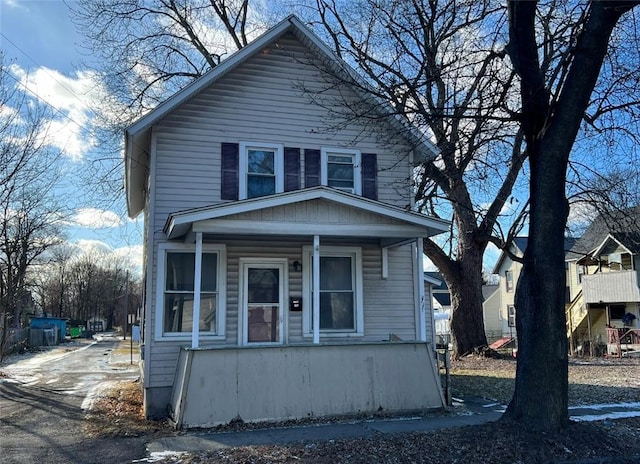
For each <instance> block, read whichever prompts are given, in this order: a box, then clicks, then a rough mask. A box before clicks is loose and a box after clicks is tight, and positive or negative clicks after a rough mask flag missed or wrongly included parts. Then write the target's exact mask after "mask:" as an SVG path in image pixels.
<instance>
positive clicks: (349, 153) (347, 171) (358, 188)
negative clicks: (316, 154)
mask: <svg viewBox="0 0 640 464" xmlns="http://www.w3.org/2000/svg"><path fill="white" fill-rule="evenodd" d="M321 164H322V168H321V182H322V185H327V186H329V187H334V188H337V189H339V190H343V191H345V192H349V193H355V194H356V195H361V194H362V183H361V179H362V174H361V155H360V151H359V150H347V149H342V148H323V149H322V150H321Z"/></svg>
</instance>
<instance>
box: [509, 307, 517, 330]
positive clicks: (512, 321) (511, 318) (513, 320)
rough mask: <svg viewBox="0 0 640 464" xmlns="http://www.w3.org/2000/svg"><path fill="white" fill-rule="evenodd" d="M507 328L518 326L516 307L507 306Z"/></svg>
mask: <svg viewBox="0 0 640 464" xmlns="http://www.w3.org/2000/svg"><path fill="white" fill-rule="evenodd" d="M507 326H508V327H515V326H516V307H515V306H514V305H507Z"/></svg>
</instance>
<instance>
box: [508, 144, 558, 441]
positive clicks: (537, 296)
mask: <svg viewBox="0 0 640 464" xmlns="http://www.w3.org/2000/svg"><path fill="white" fill-rule="evenodd" d="M549 149H551V147H549ZM546 155H547V156H544V157H541V156H538V155H537V154H536V155H535V156H534V155H533V154H532V156H531V163H530V164H531V188H530V190H531V209H530V226H529V241H528V243H527V249H526V251H525V254H524V264H523V268H522V273H521V274H520V278H519V279H518V286H517V289H516V298H515V306H516V311H517V313H516V331H517V333H518V364H517V369H516V379H517V380H516V389H515V393H514V395H513V399H512V400H511V403H510V404H509V408H508V410H507V417H512V418H516V419H521V418H523V417H526V418H527V423H528V424H529V425H531V426H533V427H535V428H538V429H543V430H548V429H550V428H558V427H562V426H564V425H566V423H567V422H568V420H569V416H568V409H567V407H568V404H567V401H568V367H567V366H568V357H567V336H566V320H565V312H564V297H565V271H564V238H563V237H564V227H565V224H566V220H567V216H568V213H569V207H568V203H567V200H566V198H565V193H564V179H565V166H566V163H565V164H563V163H562V162H558V161H559V157H560V158H561V156H562V155H561V154H560V153H558V150H556V151H555V156H551V155H552V154H551V153H550V152H547V153H546Z"/></svg>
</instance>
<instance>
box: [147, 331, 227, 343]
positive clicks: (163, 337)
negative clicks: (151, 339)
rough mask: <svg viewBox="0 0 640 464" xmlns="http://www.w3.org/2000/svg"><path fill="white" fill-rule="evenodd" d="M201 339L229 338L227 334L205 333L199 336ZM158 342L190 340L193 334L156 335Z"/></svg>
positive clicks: (219, 339) (218, 339)
mask: <svg viewBox="0 0 640 464" xmlns="http://www.w3.org/2000/svg"><path fill="white" fill-rule="evenodd" d="M198 339H199V340H201V341H224V340H226V339H227V337H226V335H205V334H202V333H201V334H200V336H199V337H198ZM155 341H157V342H189V341H191V334H188V335H160V336H156V338H155Z"/></svg>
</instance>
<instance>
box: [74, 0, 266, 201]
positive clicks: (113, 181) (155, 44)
mask: <svg viewBox="0 0 640 464" xmlns="http://www.w3.org/2000/svg"><path fill="white" fill-rule="evenodd" d="M252 3H253V2H251V4H250V2H249V0H188V1H187V0H152V1H146V2H140V1H138V0H119V1H114V0H99V1H96V0H80V1H78V2H74V3H69V8H70V11H71V14H72V18H73V20H74V22H75V24H76V26H77V29H78V31H79V32H80V33H81V34H82V35H83V36H84V37H85V39H86V40H85V43H84V46H85V48H86V49H87V52H88V54H90V55H91V56H92V57H94V58H96V59H95V63H97V65H95V67H96V71H97V73H96V78H98V79H100V80H101V81H103V83H104V84H105V85H106V87H107V88H108V90H109V92H110V94H111V96H112V98H113V104H112V105H111V106H117V107H122V106H124V107H125V108H127V109H128V110H127V111H121V112H119V113H118V114H107V113H101V112H100V113H99V114H97V115H96V116H97V117H98V120H97V122H98V124H96V127H95V128H94V131H96V133H99V134H100V138H101V140H103V141H104V143H103V144H102V145H103V147H102V148H103V150H102V151H101V152H98V154H97V155H96V156H95V158H94V159H93V160H92V167H93V169H92V170H91V171H90V172H88V176H87V182H90V183H92V184H93V185H94V186H98V187H101V189H100V190H99V193H100V195H101V196H102V197H103V198H106V199H108V201H111V202H113V200H114V199H118V198H120V195H121V194H122V188H123V187H122V186H123V185H124V184H123V182H122V175H123V174H122V173H123V169H122V165H121V162H122V159H121V158H120V157H119V156H114V155H116V154H118V153H120V151H121V150H120V145H121V139H122V130H123V128H124V127H126V126H127V125H128V124H130V123H132V122H133V121H134V120H135V119H137V118H138V117H140V116H141V115H143V114H144V113H146V112H148V111H149V110H151V109H152V108H154V107H155V106H156V105H158V103H160V102H162V101H164V100H166V99H167V98H168V97H169V96H171V95H173V94H174V93H175V92H177V91H178V90H180V89H181V88H183V87H184V86H186V85H187V84H189V83H190V82H191V81H193V80H194V79H196V78H198V77H200V76H202V75H203V74H204V73H205V72H207V71H208V70H210V69H212V68H214V67H216V66H217V65H218V64H219V63H220V61H221V60H222V59H224V58H225V57H226V56H227V55H229V54H231V53H233V52H235V51H236V50H239V49H240V48H242V47H244V46H245V45H246V44H247V42H248V41H249V40H250V39H251V38H252V37H254V36H255V35H257V34H258V33H259V32H260V31H261V30H263V29H264V28H265V23H264V22H263V21H261V18H262V16H261V12H260V11H258V10H256V6H253V5H252ZM256 5H260V4H259V3H257V2H256ZM101 83H102V82H101ZM103 201H104V200H103Z"/></svg>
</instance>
